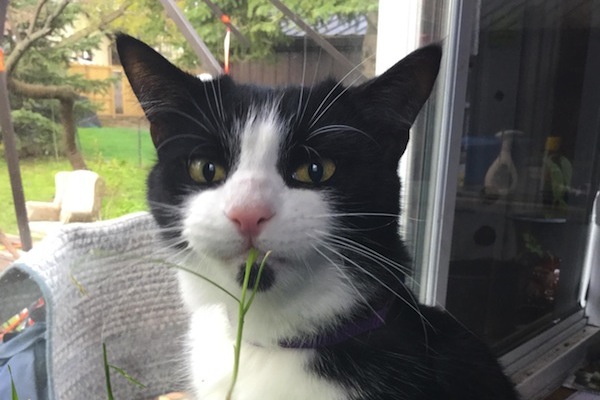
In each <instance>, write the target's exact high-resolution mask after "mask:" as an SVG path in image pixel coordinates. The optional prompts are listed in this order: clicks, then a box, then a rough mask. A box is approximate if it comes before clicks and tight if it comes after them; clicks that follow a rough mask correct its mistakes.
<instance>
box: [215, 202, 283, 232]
mask: <svg viewBox="0 0 600 400" xmlns="http://www.w3.org/2000/svg"><path fill="white" fill-rule="evenodd" d="M274 214H275V213H274V212H273V210H272V209H271V208H270V207H268V206H252V207H234V208H231V209H230V210H229V211H227V213H226V215H227V218H229V219H230V220H231V221H233V223H235V225H236V227H237V229H238V231H239V232H240V233H241V234H242V235H244V236H258V234H259V233H260V231H261V230H262V228H263V226H264V223H265V222H267V221H268V220H270V219H271V217H273V215H274Z"/></svg>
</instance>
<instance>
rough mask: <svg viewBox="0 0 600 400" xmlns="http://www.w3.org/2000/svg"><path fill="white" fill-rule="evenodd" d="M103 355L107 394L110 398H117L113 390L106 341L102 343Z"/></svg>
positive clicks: (111, 399)
mask: <svg viewBox="0 0 600 400" xmlns="http://www.w3.org/2000/svg"><path fill="white" fill-rule="evenodd" d="M102 357H103V360H104V377H105V378H106V394H107V396H108V400H115V398H114V396H113V392H112V386H111V384H110V368H109V366H108V358H107V356H106V343H102Z"/></svg>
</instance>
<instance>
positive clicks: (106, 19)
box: [57, 1, 133, 47]
mask: <svg viewBox="0 0 600 400" xmlns="http://www.w3.org/2000/svg"><path fill="white" fill-rule="evenodd" d="M132 4H133V3H132V2H131V1H126V2H124V3H123V4H121V7H119V8H118V9H116V10H115V11H112V12H110V13H108V14H104V15H103V16H101V17H100V19H99V20H98V21H97V22H96V23H94V24H90V25H88V26H86V27H85V28H83V29H80V30H78V31H77V32H74V33H73V34H71V36H69V37H67V38H65V39H63V40H62V41H61V42H60V43H59V44H57V47H66V46H70V45H71V44H73V43H75V42H77V41H79V40H81V39H83V38H85V37H87V36H89V35H90V34H92V33H94V32H95V31H97V30H100V31H103V30H104V28H106V26H107V25H109V24H110V23H111V22H113V21H114V20H116V19H118V18H119V17H121V16H122V15H123V14H125V11H127V9H128V8H129V7H131V5H132Z"/></svg>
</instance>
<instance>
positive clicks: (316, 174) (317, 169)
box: [308, 163, 323, 183]
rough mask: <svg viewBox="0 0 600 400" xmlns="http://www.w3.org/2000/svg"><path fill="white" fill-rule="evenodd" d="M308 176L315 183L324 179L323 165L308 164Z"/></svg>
mask: <svg viewBox="0 0 600 400" xmlns="http://www.w3.org/2000/svg"><path fill="white" fill-rule="evenodd" d="M308 176H309V177H310V180H311V181H313V182H314V183H319V182H321V179H323V166H322V165H321V164H317V163H311V164H308Z"/></svg>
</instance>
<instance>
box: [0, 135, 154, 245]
mask: <svg viewBox="0 0 600 400" xmlns="http://www.w3.org/2000/svg"><path fill="white" fill-rule="evenodd" d="M79 140H80V143H81V147H82V149H83V154H84V157H85V160H86V162H87V164H88V167H89V168H90V169H91V170H93V171H95V172H97V173H98V174H100V176H102V178H104V180H105V183H106V195H105V197H104V199H103V203H102V217H103V219H109V218H115V217H118V216H121V215H124V214H127V213H130V212H134V211H140V210H146V209H147V206H146V200H145V191H146V188H145V180H146V175H147V174H148V171H149V169H150V167H151V166H152V164H153V162H154V159H155V156H154V147H153V145H152V141H151V139H150V135H149V133H148V131H142V132H141V134H140V135H138V131H137V129H129V128H79ZM20 164H21V165H20V166H21V175H22V179H23V187H24V191H25V199H26V200H39V201H51V200H52V197H53V196H54V174H55V173H56V172H58V171H61V170H70V169H71V166H70V164H69V163H68V161H66V160H64V159H61V160H58V161H56V160H55V159H54V158H36V159H24V160H21V163H20ZM0 205H1V207H2V208H1V210H2V211H0V229H2V230H3V231H4V232H7V233H14V234H16V233H17V232H18V230H17V222H16V217H15V211H14V203H13V198H12V191H11V187H10V181H9V176H8V170H7V166H6V161H5V160H4V159H2V162H0Z"/></svg>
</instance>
